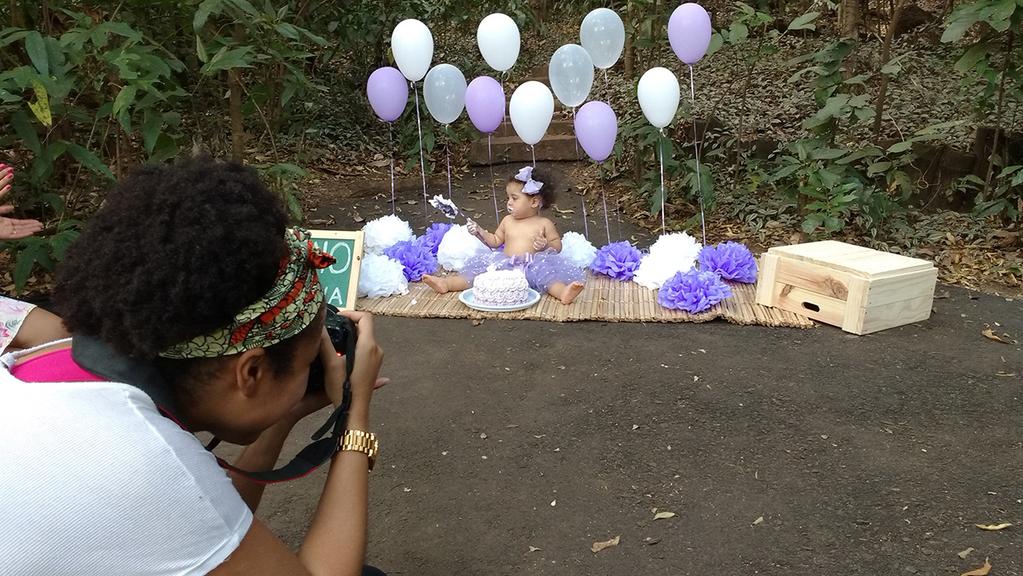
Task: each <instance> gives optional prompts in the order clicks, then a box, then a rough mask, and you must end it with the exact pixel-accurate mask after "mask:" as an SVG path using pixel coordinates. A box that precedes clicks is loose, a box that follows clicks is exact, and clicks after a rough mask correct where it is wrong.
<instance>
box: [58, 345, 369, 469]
mask: <svg viewBox="0 0 1023 576" xmlns="http://www.w3.org/2000/svg"><path fill="white" fill-rule="evenodd" d="M350 340H354V339H350ZM71 357H72V359H73V360H74V361H75V363H77V364H78V365H79V366H81V367H82V368H84V369H86V370H88V371H89V372H92V373H93V374H96V375H97V376H101V377H103V378H106V379H107V380H109V381H111V382H121V383H124V384H128V385H130V386H134V387H136V388H138V389H139V390H141V391H142V392H144V393H146V395H148V396H149V397H150V398H151V399H152V400H153V403H154V404H155V405H156V408H157V410H159V411H160V414H161V415H163V416H164V417H165V418H168V419H170V420H172V421H174V423H175V424H177V425H178V426H181V428H182V429H183V430H186V431H188V432H191V431H190V430H188V429H187V428H185V426H184V425H183V424H182V422H181V420H180V419H178V418H177V417H176V416H175V414H176V413H177V412H178V409H177V403H176V401H175V397H174V394H173V391H172V390H171V389H170V387H169V386H168V385H167V383H166V382H165V381H164V379H163V377H162V376H161V375H160V373H159V372H158V371H157V370H156V368H155V367H154V366H153V365H152V364H151V363H149V362H145V361H142V360H138V359H135V358H129V357H127V356H124V355H122V354H120V353H118V352H117V351H115V350H114V349H112V348H111V347H109V346H108V345H106V344H105V343H103V342H101V341H100V340H98V339H96V338H93V337H91V336H81V335H75V336H73V337H72V339H71ZM354 366H355V342H354V341H351V342H349V343H348V344H347V349H346V350H345V367H346V370H345V374H346V376H345V382H344V392H343V395H342V400H341V405H340V406H338V407H337V408H335V409H334V410H333V411H332V412H331V414H330V417H328V418H327V421H326V422H325V423H324V424H323V426H320V428H319V429H317V430H316V432H315V433H314V434H313V435H312V437H311V440H312V442H310V443H309V444H308V445H307V446H306V447H305V448H303V449H302V450H300V451H299V453H298V454H297V455H295V457H294V458H292V459H291V461H290V462H288V463H287V464H285V465H284V466H281V467H280V468H276V469H274V470H266V471H262V472H250V471H248V470H242V469H240V468H236V467H235V466H232V465H231V464H229V463H228V462H227V461H225V460H224V459H222V458H220V457H219V456H217V455H216V454H214V457H215V458H216V459H217V462H218V463H219V464H220V466H221V467H222V468H224V469H226V470H230V471H231V472H233V473H235V474H237V475H239V476H242V477H244V478H246V479H248V480H251V481H253V482H258V483H260V484H276V483H278V482H286V481H288V480H294V479H296V478H302V477H303V476H307V475H308V474H310V473H311V472H313V471H314V470H316V469H317V468H319V467H320V466H321V465H322V464H323V463H324V462H327V461H328V460H330V458H331V457H332V456H334V454H336V453H337V450H338V447H339V446H340V441H341V436H342V435H343V434H344V431H345V424H346V422H347V421H348V409H349V407H350V406H351V403H352V385H351V380H350V379H349V376H348V375H350V374H351V373H352V369H353V368H354ZM328 432H329V433H330V435H329V436H327V433H328ZM219 443H220V439H219V438H216V437H214V438H213V440H211V441H210V442H209V443H208V444H207V445H206V449H207V450H209V451H210V453H211V454H212V453H213V448H215V447H216V446H217V444H219Z"/></svg>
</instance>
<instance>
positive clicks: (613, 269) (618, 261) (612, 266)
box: [590, 241, 643, 282]
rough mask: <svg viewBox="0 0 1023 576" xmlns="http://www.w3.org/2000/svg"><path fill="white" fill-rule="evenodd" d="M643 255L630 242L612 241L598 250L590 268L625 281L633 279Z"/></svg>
mask: <svg viewBox="0 0 1023 576" xmlns="http://www.w3.org/2000/svg"><path fill="white" fill-rule="evenodd" d="M642 259H643V255H642V254H640V252H639V250H637V249H636V247H635V246H633V245H632V244H631V243H629V242H625V241H622V242H612V243H611V244H607V245H606V246H604V247H602V248H601V249H600V250H597V255H596V256H595V257H594V258H593V263H592V264H590V270H593V271H594V272H596V273H597V274H604V275H605V276H610V277H611V278H614V279H615V280H619V281H622V282H625V281H627V280H632V277H633V276H635V275H636V269H637V268H639V261H640V260H642Z"/></svg>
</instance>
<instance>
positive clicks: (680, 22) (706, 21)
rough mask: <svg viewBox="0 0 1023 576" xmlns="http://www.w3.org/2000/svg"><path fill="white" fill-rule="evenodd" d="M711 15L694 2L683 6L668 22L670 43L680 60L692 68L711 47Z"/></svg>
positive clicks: (672, 14)
mask: <svg viewBox="0 0 1023 576" xmlns="http://www.w3.org/2000/svg"><path fill="white" fill-rule="evenodd" d="M710 34H711V28H710V14H707V11H706V10H704V9H703V7H702V6H700V5H699V4H696V3H694V2H687V3H685V4H682V5H681V6H679V7H678V8H675V11H674V12H672V13H671V18H670V19H669V20H668V42H670V43H671V49H672V50H674V51H675V55H676V56H678V59H679V60H681V61H683V62H685V63H686V64H688V65H690V66H692V65H693V64H696V63H697V62H699V61H700V59H701V58H703V56H704V55H705V54H706V53H707V48H708V47H709V46H710Z"/></svg>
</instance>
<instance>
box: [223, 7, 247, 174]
mask: <svg viewBox="0 0 1023 576" xmlns="http://www.w3.org/2000/svg"><path fill="white" fill-rule="evenodd" d="M243 39H244V31H243V30H242V28H241V26H240V25H236V26H235V27H234V41H235V44H241V43H242V40H243ZM227 86H228V90H229V92H230V101H229V106H230V108H229V111H230V114H231V158H232V159H234V160H237V161H238V162H241V161H242V160H243V159H244V157H245V123H244V121H243V120H242V77H241V72H240V71H239V69H238V68H232V69H230V70H228V71H227Z"/></svg>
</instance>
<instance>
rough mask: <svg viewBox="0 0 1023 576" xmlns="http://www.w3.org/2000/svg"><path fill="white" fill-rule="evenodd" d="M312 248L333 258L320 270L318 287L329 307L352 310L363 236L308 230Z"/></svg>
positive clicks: (360, 234)
mask: <svg viewBox="0 0 1023 576" xmlns="http://www.w3.org/2000/svg"><path fill="white" fill-rule="evenodd" d="M309 234H311V235H312V237H313V244H315V245H316V246H318V247H319V248H320V249H321V250H323V251H324V252H326V253H328V254H330V255H331V256H333V257H334V259H335V260H337V262H335V263H334V264H333V265H332V266H330V267H329V268H324V269H323V270H320V284H322V285H323V295H324V298H325V299H326V301H327V303H328V304H333V305H334V306H337V307H338V308H340V309H342V310H354V309H355V298H356V290H357V288H358V286H359V267H360V265H361V264H362V232H361V231H360V232H343V231H339V230H310V231H309Z"/></svg>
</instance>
